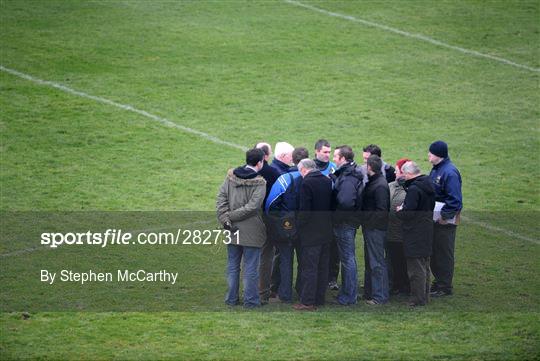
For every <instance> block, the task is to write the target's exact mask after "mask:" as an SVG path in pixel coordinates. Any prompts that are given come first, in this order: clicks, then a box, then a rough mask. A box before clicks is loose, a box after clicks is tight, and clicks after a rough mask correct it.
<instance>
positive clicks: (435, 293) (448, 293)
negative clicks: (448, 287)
mask: <svg viewBox="0 0 540 361" xmlns="http://www.w3.org/2000/svg"><path fill="white" fill-rule="evenodd" d="M429 295H430V296H431V297H433V298H438V297H445V296H452V291H443V290H438V291H433V292H430V293H429Z"/></svg>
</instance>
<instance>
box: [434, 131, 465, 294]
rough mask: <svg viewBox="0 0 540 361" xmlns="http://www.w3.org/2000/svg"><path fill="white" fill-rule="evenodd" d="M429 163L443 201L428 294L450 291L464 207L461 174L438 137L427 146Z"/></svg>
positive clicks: (448, 292)
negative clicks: (457, 235)
mask: <svg viewBox="0 0 540 361" xmlns="http://www.w3.org/2000/svg"><path fill="white" fill-rule="evenodd" d="M428 157H429V162H430V163H431V164H433V168H432V170H431V173H430V174H429V176H430V178H431V181H432V182H433V186H434V187H435V201H437V202H442V203H444V206H443V207H442V209H441V219H439V220H438V221H437V222H436V223H435V225H434V232H433V253H432V257H431V271H432V272H433V276H434V282H433V284H432V286H431V293H430V294H431V296H432V297H441V296H449V295H451V294H452V279H453V277H454V248H455V242H456V228H457V224H458V223H459V215H460V212H461V209H462V207H463V199H462V195H461V174H460V173H459V170H458V169H457V168H456V167H455V166H454V164H453V163H452V162H451V161H450V158H449V157H448V145H447V144H446V143H445V142H443V141H441V140H438V141H436V142H434V143H432V144H431V145H430V146H429V153H428Z"/></svg>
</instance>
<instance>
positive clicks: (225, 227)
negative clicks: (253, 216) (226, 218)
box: [223, 222, 238, 233]
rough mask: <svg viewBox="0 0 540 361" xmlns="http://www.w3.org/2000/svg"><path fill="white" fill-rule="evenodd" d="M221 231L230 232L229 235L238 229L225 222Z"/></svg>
mask: <svg viewBox="0 0 540 361" xmlns="http://www.w3.org/2000/svg"><path fill="white" fill-rule="evenodd" d="M223 229H225V230H226V231H230V232H231V233H234V232H236V231H238V228H236V227H235V226H233V225H232V223H231V222H225V223H224V224H223Z"/></svg>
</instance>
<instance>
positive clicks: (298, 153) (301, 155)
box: [292, 147, 309, 165]
mask: <svg viewBox="0 0 540 361" xmlns="http://www.w3.org/2000/svg"><path fill="white" fill-rule="evenodd" d="M306 158H309V152H308V150H307V149H306V148H304V147H298V148H294V150H293V152H292V161H293V163H294V164H296V165H298V163H300V161H301V160H302V159H306Z"/></svg>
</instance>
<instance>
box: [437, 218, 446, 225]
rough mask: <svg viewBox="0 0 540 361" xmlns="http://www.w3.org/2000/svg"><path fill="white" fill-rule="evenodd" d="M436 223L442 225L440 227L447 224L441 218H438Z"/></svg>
mask: <svg viewBox="0 0 540 361" xmlns="http://www.w3.org/2000/svg"><path fill="white" fill-rule="evenodd" d="M437 222H439V224H442V225H445V224H448V222H447V221H445V220H444V219H442V218H439V220H438V221H437Z"/></svg>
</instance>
